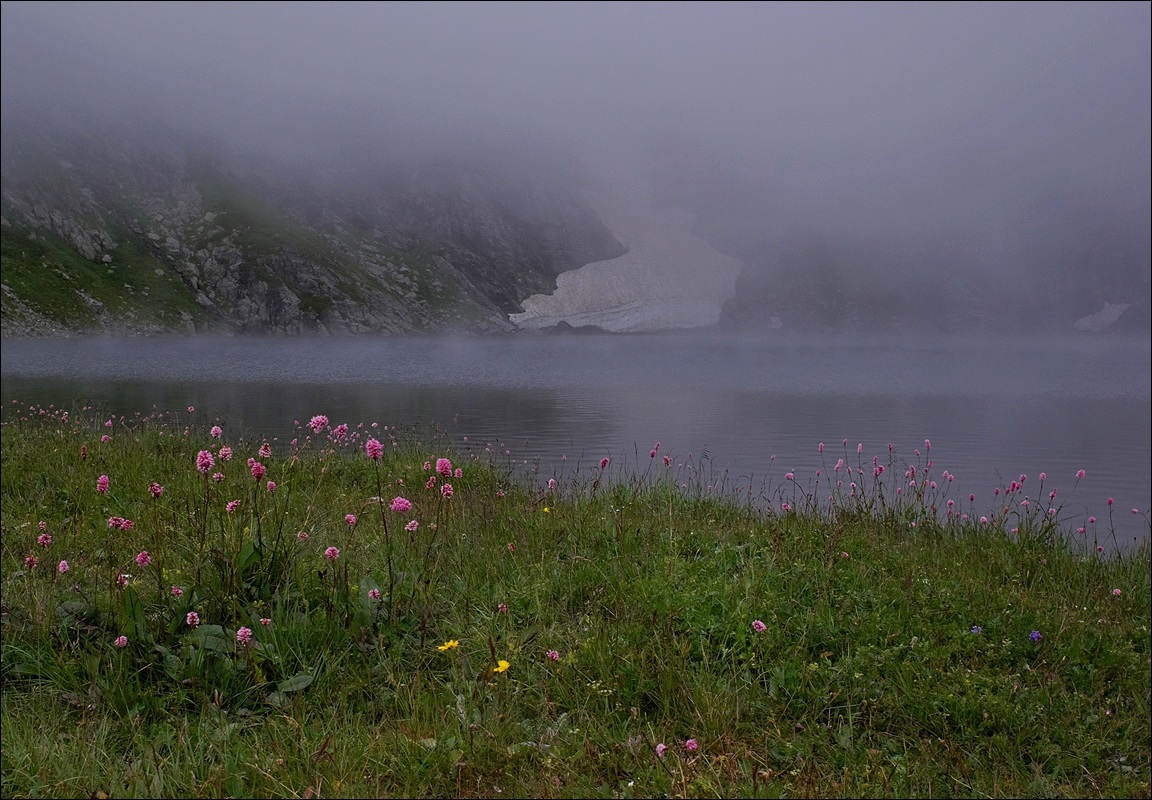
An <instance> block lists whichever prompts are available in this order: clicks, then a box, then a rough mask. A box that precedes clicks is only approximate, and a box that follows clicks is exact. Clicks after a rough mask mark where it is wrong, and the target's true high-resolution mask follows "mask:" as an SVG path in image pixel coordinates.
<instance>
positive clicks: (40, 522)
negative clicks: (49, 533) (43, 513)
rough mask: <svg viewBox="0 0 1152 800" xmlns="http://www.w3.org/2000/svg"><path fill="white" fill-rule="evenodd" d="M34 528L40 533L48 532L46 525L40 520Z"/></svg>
mask: <svg viewBox="0 0 1152 800" xmlns="http://www.w3.org/2000/svg"><path fill="white" fill-rule="evenodd" d="M36 527H37V528H39V529H40V530H42V531H46V530H48V523H47V522H45V521H44V520H40V521H39V522H37V523H36Z"/></svg>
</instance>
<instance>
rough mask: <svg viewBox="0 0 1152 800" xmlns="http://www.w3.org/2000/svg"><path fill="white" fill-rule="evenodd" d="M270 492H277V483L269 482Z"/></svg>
mask: <svg viewBox="0 0 1152 800" xmlns="http://www.w3.org/2000/svg"><path fill="white" fill-rule="evenodd" d="M268 491H270V492H274V491H276V481H268Z"/></svg>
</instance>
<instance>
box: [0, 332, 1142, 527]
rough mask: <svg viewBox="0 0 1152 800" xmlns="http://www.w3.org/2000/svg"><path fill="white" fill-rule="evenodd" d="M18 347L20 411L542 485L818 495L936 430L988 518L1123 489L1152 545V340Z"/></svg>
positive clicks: (469, 340)
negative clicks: (323, 424)
mask: <svg viewBox="0 0 1152 800" xmlns="http://www.w3.org/2000/svg"><path fill="white" fill-rule="evenodd" d="M2 351H3V352H2V359H0V377H2V391H0V394H2V397H3V403H4V408H5V416H7V414H9V413H11V411H10V409H11V407H12V401H13V400H16V401H19V402H21V403H39V404H43V405H47V404H49V403H55V404H57V405H62V404H70V403H72V402H74V401H86V402H89V403H93V404H97V405H99V406H101V407H104V408H106V409H107V410H108V411H109V412H110V413H114V414H117V415H121V414H123V415H132V414H135V413H136V412H145V413H147V412H149V411H151V410H152V409H153V408H156V409H159V410H161V411H178V410H182V409H186V407H187V406H189V405H192V406H195V407H196V408H197V410H198V413H199V414H200V416H199V417H198V419H200V420H202V421H204V422H206V423H208V424H210V422H209V421H210V420H214V419H215V417H217V416H219V417H220V418H221V420H222V421H223V424H225V425H226V426H230V433H232V434H234V435H241V434H242V435H244V436H245V437H248V438H254V437H260V436H266V437H269V438H271V437H278V438H279V439H280V440H281V441H286V440H287V439H290V438H292V436H293V435H295V434H294V430H293V428H294V422H295V421H300V422H305V421H307V420H308V419H309V418H311V417H312V416H313V415H314V414H326V415H327V416H328V417H329V418H330V419H331V420H332V424H334V425H335V424H337V423H340V422H348V423H349V424H350V425H352V426H353V427H354V426H355V425H356V424H357V423H360V422H364V423H371V422H379V423H380V424H382V425H400V426H402V427H409V426H411V425H426V424H438V425H440V426H442V427H443V428H444V429H445V430H446V432H447V434H448V435H449V436H450V438H451V439H452V441H453V442H455V443H456V446H457V447H458V448H460V449H463V448H468V449H471V450H472V451H473V452H475V451H482V450H483V448H484V447H485V446H486V445H488V446H490V447H491V448H492V449H493V450H495V451H497V452H499V453H500V454H501V455H503V454H504V453H505V452H507V454H508V457H510V458H511V459H513V460H514V461H515V462H516V463H518V464H520V465H521V466H524V467H527V468H531V467H533V466H535V465H537V464H538V465H539V469H540V472H541V474H542V476H545V477H546V476H548V475H552V474H563V475H570V474H571V473H572V471H573V470H575V469H576V468H577V466H578V465H582V466H583V467H584V468H587V467H588V466H589V465H591V464H593V463H595V462H598V461H599V459H600V458H602V457H608V458H611V459H612V460H613V463H614V465H615V466H616V467H617V468H619V467H623V468H624V469H626V470H628V471H631V472H635V471H638V470H645V469H648V468H649V461H650V459H649V455H648V454H649V450H650V449H651V448H652V447H653V446H654V445H655V443H656V442H660V443H661V445H660V456H661V457H663V456H664V455H669V456H671V457H672V459H673V466H672V469H673V470H675V471H676V473H677V474H678V475H680V476H687V475H691V474H692V471H691V470H692V469H695V470H696V472H695V474H696V475H698V476H701V479H702V480H703V482H704V483H705V484H706V485H707V484H713V485H715V486H717V487H719V486H721V485H722V486H724V487H726V488H729V489H731V488H734V487H735V488H740V489H741V490H742V491H748V490H751V493H752V494H753V495H754V496H761V495H765V496H771V494H772V493H773V492H774V491H775V488H772V489H769V490H766V489H765V487H766V486H771V487H779V485H780V484H781V482H782V481H783V476H784V474H785V473H786V472H789V471H791V472H794V473H795V475H796V479H797V482H798V483H800V484H801V485H802V486H803V485H808V484H809V483H810V482H811V481H812V480H813V479H814V475H815V472H816V470H822V471H825V472H827V471H828V470H829V469H831V467H832V465H833V464H834V463H835V461H836V459H837V458H840V457H845V452H847V457H846V458H845V460H846V461H847V462H848V463H849V464H855V463H856V452H857V447H858V445H859V446H862V458H863V460H864V461H865V462H871V460H872V457H873V456H874V455H875V456H880V458H881V463H886V462H887V458H888V447H889V444H891V445H892V447H893V450H894V452H895V453H896V455H897V456H898V457H899V458H904V459H907V460H908V462H910V463H915V462H916V461H917V456H916V454H915V450H917V449H919V450H921V452H922V454H924V440H925V439H929V440H931V443H932V444H931V447H932V449H931V458H932V459H933V460H934V462H935V464H934V467H933V474H934V475H940V474H941V472H942V471H943V470H948V471H949V472H950V473H952V474H954V475H955V476H956V477H955V485H956V489H955V490H954V491H953V493H952V494H951V495H950V496H952V497H955V498H956V499H957V501H958V502H959V501H960V499H961V498H963V499H964V500H965V501H966V500H967V496H968V494H969V493H974V494H975V495H976V498H977V500H976V504H975V505H976V508H977V509H983V510H984V511H987V510H990V509H991V508H992V505H993V503H992V500H993V489H994V488H995V487H1003V486H1005V485H1006V484H1007V483H1008V482H1009V481H1010V480H1013V479H1015V478H1018V477H1019V475H1020V474H1022V473H1023V474H1026V475H1028V476H1029V480H1028V481H1027V482H1026V489H1025V494H1030V496H1031V497H1033V498H1035V497H1036V496H1037V494H1036V492H1037V490H1038V487H1039V478H1038V476H1039V473H1041V472H1046V473H1047V476H1048V477H1047V481H1046V483H1045V485H1044V492H1043V495H1044V499H1045V500H1046V497H1047V493H1048V491H1050V490H1051V489H1055V490H1056V491H1057V501H1056V502H1057V504H1060V503H1061V502H1062V503H1063V505H1064V509H1063V512H1062V518H1063V519H1065V520H1067V522H1068V524H1069V526H1070V527H1075V525H1080V524H1084V519H1085V518H1086V517H1087V516H1088V515H1090V514H1091V515H1096V516H1098V517H1100V518H1101V519H1102V520H1104V519H1107V517H1108V507H1107V505H1106V501H1107V498H1108V497H1113V498H1115V501H1116V502H1115V506H1114V507H1113V515H1114V520H1115V525H1116V530H1117V533H1118V542H1117V543H1116V544H1113V543H1111V542H1109V547H1110V548H1112V547H1116V546H1119V547H1120V548H1121V549H1126V548H1127V547H1129V546H1131V543H1132V542H1134V541H1140V540H1143V539H1145V538H1146V537H1147V535H1148V511H1149V507H1150V505H1152V503H1150V490H1149V487H1150V485H1152V476H1150V467H1149V462H1150V453H1152V423H1150V409H1152V402H1150V396H1152V392H1150V384H1152V375H1150V373H1152V366H1150V365H1152V340H1150V339H1149V338H1109V337H1096V336H1067V337H1054V338H1053V337H1036V336H1007V337H1003V336H1001V337H991V336H988V337H978V338H972V337H965V338H962V337H939V336H927V335H921V334H908V335H905V336H862V335H858V334H848V333H844V334H836V335H833V334H822V335H817V334H796V333H788V334H785V333H784V332H775V333H773V334H770V335H765V336H746V335H725V334H720V333H699V332H697V333H677V334H647V335H626V336H613V335H569V336H550V335H539V334H524V335H513V336H493V337H465V336H461V337H349V338H317V339H302V338H291V339H279V338H244V337H221V338H214V337H197V338H154V339H148V338H130V339H128V338H126V339H118V338H109V337H93V338H81V339H68V340H6V341H4V342H3V343H2ZM465 437H467V440H465ZM821 442H823V443H825V446H826V447H825V452H824V453H823V454H821V453H820V452H819V443H821ZM845 442H846V443H845ZM660 460H661V459H656V461H657V462H659V461H660ZM681 465H688V466H681ZM652 467H653V468H654V469H656V468H663V467H662V464H660V463H654V464H653V465H652ZM1081 469H1083V470H1085V472H1086V476H1085V478H1084V479H1083V480H1080V481H1079V483H1078V485H1077V480H1076V477H1075V475H1076V472H1077V470H1081ZM1074 487H1075V492H1074V493H1073V492H1072V490H1073V488H1074ZM1133 508H1136V509H1139V511H1140V513H1139V514H1132V513H1131V509H1133Z"/></svg>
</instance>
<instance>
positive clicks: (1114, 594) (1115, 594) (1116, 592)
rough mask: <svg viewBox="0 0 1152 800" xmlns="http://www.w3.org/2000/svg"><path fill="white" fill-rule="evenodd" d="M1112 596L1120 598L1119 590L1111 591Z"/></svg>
mask: <svg viewBox="0 0 1152 800" xmlns="http://www.w3.org/2000/svg"><path fill="white" fill-rule="evenodd" d="M1112 596H1113V597H1119V596H1120V590H1119V589H1113V590H1112Z"/></svg>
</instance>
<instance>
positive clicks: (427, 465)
mask: <svg viewBox="0 0 1152 800" xmlns="http://www.w3.org/2000/svg"><path fill="white" fill-rule="evenodd" d="M430 469H432V462H431V461H425V462H424V471H425V472H427V471H428V470H430Z"/></svg>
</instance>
